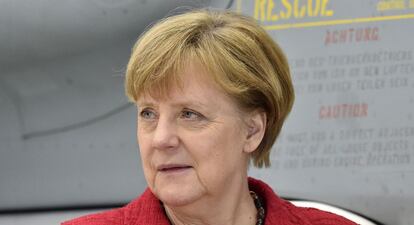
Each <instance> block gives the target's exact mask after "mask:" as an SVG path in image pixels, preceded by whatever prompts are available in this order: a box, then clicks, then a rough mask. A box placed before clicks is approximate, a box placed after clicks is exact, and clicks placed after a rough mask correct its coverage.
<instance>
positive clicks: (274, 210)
mask: <svg viewBox="0 0 414 225" xmlns="http://www.w3.org/2000/svg"><path fill="white" fill-rule="evenodd" d="M249 188H250V190H252V191H254V192H256V194H257V195H258V196H260V197H261V198H262V199H263V202H264V205H265V212H266V219H265V225H298V224H299V225H355V223H353V222H351V221H349V220H347V219H345V218H343V217H340V216H338V215H335V214H333V213H329V212H324V211H321V210H318V209H313V208H301V207H296V206H294V205H292V204H291V203H290V202H288V201H286V200H283V199H281V198H279V197H278V196H277V195H276V194H275V193H274V192H273V190H272V188H270V187H269V186H268V185H267V184H265V183H264V182H262V181H260V180H256V179H253V178H249ZM62 225H170V223H169V221H168V219H167V217H166V215H165V213H164V210H163V208H162V206H161V203H160V201H159V200H158V199H157V198H156V197H155V196H154V195H153V194H152V193H151V191H150V190H149V189H147V190H146V191H145V192H144V193H143V194H142V195H141V196H140V197H139V198H137V199H135V200H133V201H132V202H130V203H129V204H128V205H126V206H124V207H122V208H119V209H113V210H109V211H105V212H101V213H97V214H92V215H87V216H83V217H80V218H77V219H73V220H70V221H67V222H64V223H62Z"/></svg>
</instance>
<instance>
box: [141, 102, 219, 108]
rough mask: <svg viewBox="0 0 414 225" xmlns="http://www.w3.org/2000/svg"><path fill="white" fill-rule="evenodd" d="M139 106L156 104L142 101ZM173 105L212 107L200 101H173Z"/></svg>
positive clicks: (153, 105)
mask: <svg viewBox="0 0 414 225" xmlns="http://www.w3.org/2000/svg"><path fill="white" fill-rule="evenodd" d="M137 106H138V107H155V104H154V103H153V102H152V101H142V102H140V103H138V102H137ZM172 106H174V107H185V106H187V107H201V108H206V109H208V108H211V107H209V106H207V105H206V104H205V103H203V102H200V101H179V102H176V103H173V104H172Z"/></svg>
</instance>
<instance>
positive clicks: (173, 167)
mask: <svg viewBox="0 0 414 225" xmlns="http://www.w3.org/2000/svg"><path fill="white" fill-rule="evenodd" d="M190 168H192V166H189V165H185V164H162V165H159V166H158V167H157V170H158V171H161V172H173V171H181V170H185V169H190Z"/></svg>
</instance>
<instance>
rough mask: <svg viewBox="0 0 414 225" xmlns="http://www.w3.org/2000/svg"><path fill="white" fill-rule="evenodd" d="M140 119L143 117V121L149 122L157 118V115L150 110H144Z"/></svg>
mask: <svg viewBox="0 0 414 225" xmlns="http://www.w3.org/2000/svg"><path fill="white" fill-rule="evenodd" d="M139 115H140V117H142V118H143V119H147V120H152V119H155V118H156V114H155V113H154V112H153V111H152V110H150V109H143V110H142V111H141V112H140V113H139Z"/></svg>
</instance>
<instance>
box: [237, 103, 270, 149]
mask: <svg viewBox="0 0 414 225" xmlns="http://www.w3.org/2000/svg"><path fill="white" fill-rule="evenodd" d="M266 121H267V120H266V112H264V111H263V110H254V111H253V112H251V113H249V114H248V115H247V118H246V121H245V122H246V125H247V135H246V140H245V145H244V148H243V152H246V153H251V152H253V151H255V150H256V149H257V147H259V145H260V143H261V142H262V139H263V136H264V133H265V131H266Z"/></svg>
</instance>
